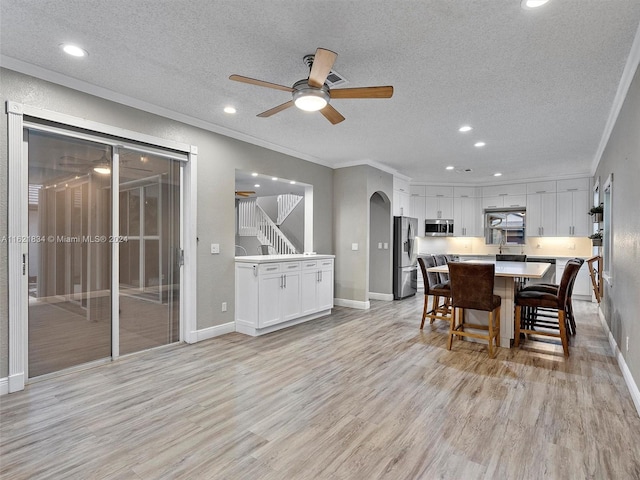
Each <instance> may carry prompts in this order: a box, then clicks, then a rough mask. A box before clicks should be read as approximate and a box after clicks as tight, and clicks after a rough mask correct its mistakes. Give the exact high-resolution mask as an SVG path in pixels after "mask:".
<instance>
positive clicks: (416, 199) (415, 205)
mask: <svg viewBox="0 0 640 480" xmlns="http://www.w3.org/2000/svg"><path fill="white" fill-rule="evenodd" d="M425 208H426V202H425V197H424V196H420V195H418V194H417V193H412V194H411V209H410V210H409V211H410V213H409V216H410V217H415V218H417V219H418V232H417V235H418V236H419V237H424V219H425V218H426V217H425V215H426V210H425Z"/></svg>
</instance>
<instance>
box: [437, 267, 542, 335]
mask: <svg viewBox="0 0 640 480" xmlns="http://www.w3.org/2000/svg"><path fill="white" fill-rule="evenodd" d="M464 263H493V264H495V266H496V273H495V284H494V287H493V293H494V294H495V295H499V296H500V298H502V306H501V307H500V346H501V347H506V348H510V347H511V341H512V340H513V332H514V316H513V313H514V312H513V310H514V298H515V292H516V283H517V279H518V278H542V277H543V276H544V274H545V272H546V271H547V270H548V269H549V268H550V267H551V264H549V263H540V262H531V263H530V262H499V261H495V260H465V261H464ZM427 271H429V272H437V273H448V272H449V267H448V266H447V265H439V266H437V267H431V268H428V269H427ZM476 313H478V312H476V311H474V310H470V311H469V312H468V314H469V315H471V316H472V317H473V318H474V322H473V323H478V324H482V323H486V322H487V320H486V314H485V315H476Z"/></svg>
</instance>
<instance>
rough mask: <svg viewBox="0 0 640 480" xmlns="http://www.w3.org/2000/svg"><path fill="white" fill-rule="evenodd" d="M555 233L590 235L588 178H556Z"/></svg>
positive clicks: (571, 235) (573, 235)
mask: <svg viewBox="0 0 640 480" xmlns="http://www.w3.org/2000/svg"><path fill="white" fill-rule="evenodd" d="M556 184H557V189H558V193H557V197H556V199H557V206H556V212H557V235H558V236H561V237H565V236H569V237H588V236H589V235H590V233H591V232H590V231H589V229H590V227H591V225H590V221H591V217H590V216H589V213H588V212H589V207H590V205H589V196H590V192H589V179H588V178H578V179H572V180H558V181H557V182H556Z"/></svg>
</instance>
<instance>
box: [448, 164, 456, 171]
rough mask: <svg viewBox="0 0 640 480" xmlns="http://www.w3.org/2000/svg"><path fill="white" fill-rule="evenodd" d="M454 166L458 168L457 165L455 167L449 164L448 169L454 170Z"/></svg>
mask: <svg viewBox="0 0 640 480" xmlns="http://www.w3.org/2000/svg"><path fill="white" fill-rule="evenodd" d="M454 168H456V167H454V166H453V165H449V166H448V167H447V170H453V169H454Z"/></svg>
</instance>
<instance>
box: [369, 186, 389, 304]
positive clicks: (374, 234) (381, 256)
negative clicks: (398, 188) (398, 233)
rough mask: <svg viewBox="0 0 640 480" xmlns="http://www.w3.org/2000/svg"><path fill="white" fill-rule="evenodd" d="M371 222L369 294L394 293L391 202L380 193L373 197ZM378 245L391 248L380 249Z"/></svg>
mask: <svg viewBox="0 0 640 480" xmlns="http://www.w3.org/2000/svg"><path fill="white" fill-rule="evenodd" d="M370 204H371V205H370V209H371V222H370V225H369V241H370V251H369V253H370V254H369V292H374V293H386V294H392V293H393V281H392V272H391V270H392V261H391V260H392V256H391V252H392V250H391V243H392V242H391V232H390V230H389V226H390V225H391V202H390V201H389V199H388V198H386V195H385V198H383V195H381V194H380V193H379V192H376V193H374V194H373V195H372V196H371V201H370ZM378 243H382V244H383V247H384V243H386V244H387V245H388V247H389V248H387V249H386V250H384V249H379V248H378Z"/></svg>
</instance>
